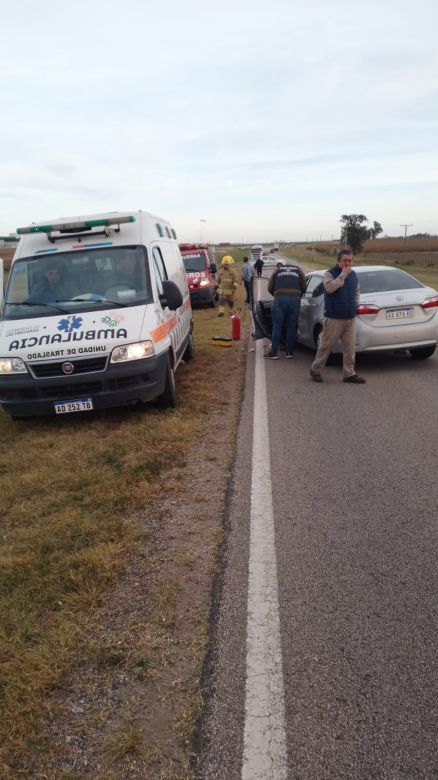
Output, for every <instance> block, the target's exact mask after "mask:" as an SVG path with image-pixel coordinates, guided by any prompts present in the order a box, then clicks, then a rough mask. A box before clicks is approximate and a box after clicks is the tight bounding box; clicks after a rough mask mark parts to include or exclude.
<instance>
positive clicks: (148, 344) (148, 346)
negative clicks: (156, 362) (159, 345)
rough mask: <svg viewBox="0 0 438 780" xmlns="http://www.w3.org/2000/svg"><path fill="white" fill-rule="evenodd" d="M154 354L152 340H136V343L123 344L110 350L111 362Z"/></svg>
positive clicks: (139, 358)
mask: <svg viewBox="0 0 438 780" xmlns="http://www.w3.org/2000/svg"><path fill="white" fill-rule="evenodd" d="M152 355H155V350H154V345H153V344H152V341H138V342H137V343H136V344H124V345H123V347H116V348H115V349H113V351H112V355H111V363H126V361H127V360H142V358H148V357H152Z"/></svg>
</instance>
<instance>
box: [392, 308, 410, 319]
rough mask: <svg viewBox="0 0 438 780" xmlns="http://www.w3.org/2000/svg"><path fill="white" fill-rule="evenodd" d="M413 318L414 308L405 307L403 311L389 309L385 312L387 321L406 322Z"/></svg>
mask: <svg viewBox="0 0 438 780" xmlns="http://www.w3.org/2000/svg"><path fill="white" fill-rule="evenodd" d="M413 316H414V307H413V306H405V308H404V309H389V310H388V311H387V312H386V319H387V320H406V319H408V318H409V317H413Z"/></svg>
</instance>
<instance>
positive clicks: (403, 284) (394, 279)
mask: <svg viewBox="0 0 438 780" xmlns="http://www.w3.org/2000/svg"><path fill="white" fill-rule="evenodd" d="M358 277H359V284H360V291H361V293H376V292H390V291H391V290H413V289H415V288H418V287H424V284H421V282H419V281H418V279H415V278H414V277H413V276H411V275H410V274H407V273H406V272H405V271H401V270H400V269H398V268H385V269H384V270H380V269H379V270H375V271H362V272H361V273H359V274H358Z"/></svg>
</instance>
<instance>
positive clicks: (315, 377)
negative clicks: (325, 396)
mask: <svg viewBox="0 0 438 780" xmlns="http://www.w3.org/2000/svg"><path fill="white" fill-rule="evenodd" d="M310 378H311V380H312V382H323V381H324V380H323V378H322V376H321V374H320V373H319V371H312V369H311V370H310Z"/></svg>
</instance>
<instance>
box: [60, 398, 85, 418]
mask: <svg viewBox="0 0 438 780" xmlns="http://www.w3.org/2000/svg"><path fill="white" fill-rule="evenodd" d="M54 406H55V412H56V414H68V413H69V412H88V411H90V410H91V409H92V408H93V401H92V399H91V398H77V399H74V400H72V401H56V403H55V404H54Z"/></svg>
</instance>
